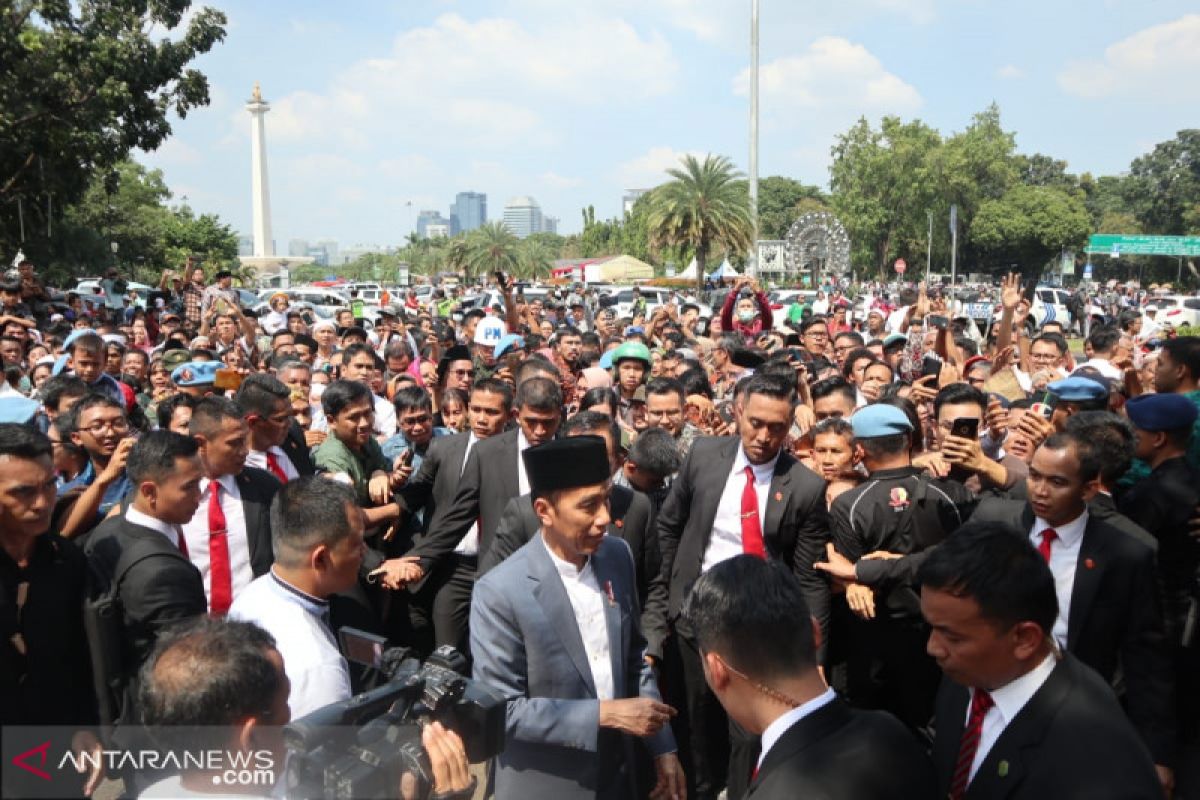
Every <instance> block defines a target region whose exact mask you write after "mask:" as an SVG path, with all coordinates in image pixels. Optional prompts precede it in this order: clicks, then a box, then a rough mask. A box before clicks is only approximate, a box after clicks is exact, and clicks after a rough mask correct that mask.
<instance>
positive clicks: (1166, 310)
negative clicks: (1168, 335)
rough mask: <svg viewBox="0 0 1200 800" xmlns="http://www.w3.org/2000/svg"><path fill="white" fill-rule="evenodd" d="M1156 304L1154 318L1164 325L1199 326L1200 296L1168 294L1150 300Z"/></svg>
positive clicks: (1176, 326)
mask: <svg viewBox="0 0 1200 800" xmlns="http://www.w3.org/2000/svg"><path fill="white" fill-rule="evenodd" d="M1151 302H1152V303H1153V304H1154V305H1156V306H1158V313H1157V314H1155V315H1154V320H1155V322H1157V323H1158V324H1159V325H1162V326H1164V327H1166V326H1170V327H1172V328H1181V327H1183V326H1184V325H1191V326H1192V327H1193V328H1194V327H1197V326H1200V297H1193V296H1191V295H1182V294H1169V295H1165V296H1163V297H1155V298H1154V299H1153V300H1152V301H1151Z"/></svg>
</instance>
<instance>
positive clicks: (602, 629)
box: [542, 534, 613, 700]
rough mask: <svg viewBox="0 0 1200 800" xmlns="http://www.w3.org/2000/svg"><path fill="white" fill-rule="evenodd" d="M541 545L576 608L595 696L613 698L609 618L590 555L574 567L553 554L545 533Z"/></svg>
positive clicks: (604, 598) (604, 597)
mask: <svg viewBox="0 0 1200 800" xmlns="http://www.w3.org/2000/svg"><path fill="white" fill-rule="evenodd" d="M542 546H543V547H545V548H546V552H547V553H549V554H550V560H551V561H552V562H553V563H554V569H555V571H556V572H558V577H559V578H560V579H562V582H563V588H564V589H566V590H567V599H568V600H570V601H571V610H572V611H573V612H575V627H576V628H578V629H579V638H581V639H582V640H583V649H584V652H586V653H587V659H588V666H590V667H591V668H592V683H593V684H594V685H595V686H596V697H597V698H598V699H600V700H612V699H613V672H612V656H611V654H610V649H609V642H608V622H607V620H606V619H605V618H604V604H605V603H606V602H607V598H606V596H605V594H604V592H602V591H601V590H600V582H599V581H598V580H597V579H596V573H595V572H594V571H593V570H592V560H591V559H590V558H589V559H588V562H587V563H586V564H584V565H583V569H576V568H575V565H574V564H572V563H571V562H569V561H563V560H562V559H561V558H559V557H558V556H556V555H555V554H554V551H553V550H551V549H550V547H549V546H548V545H547V544H546V540H545V536H544V534H543V538H542Z"/></svg>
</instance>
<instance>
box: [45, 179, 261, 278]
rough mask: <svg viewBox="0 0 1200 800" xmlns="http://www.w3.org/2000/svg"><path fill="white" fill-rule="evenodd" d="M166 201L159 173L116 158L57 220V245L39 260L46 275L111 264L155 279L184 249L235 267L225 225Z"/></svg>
mask: <svg viewBox="0 0 1200 800" xmlns="http://www.w3.org/2000/svg"><path fill="white" fill-rule="evenodd" d="M112 176H115V179H114V178H113V177H112ZM170 199H171V192H170V191H169V190H168V189H167V186H166V184H165V183H164V182H163V177H162V172H160V171H159V170H147V169H146V168H145V167H143V166H142V165H140V164H138V163H136V162H133V161H124V162H122V163H120V164H118V165H117V166H116V168H115V170H114V172H113V173H112V174H111V175H110V176H108V178H106V179H101V178H97V179H95V180H93V181H92V183H91V185H90V186H88V188H87V189H86V190H85V191H84V194H83V196H82V197H81V198H80V199H79V201H78V202H76V203H75V204H74V205H72V206H71V207H70V208H69V209H67V211H66V212H65V214H64V216H63V219H62V220H61V221H60V222H59V223H58V225H57V228H56V230H55V233H54V239H55V242H56V247H55V249H54V251H53V254H52V256H51V258H50V260H49V261H46V262H44V266H45V269H46V271H47V274H48V276H49V277H50V278H51V279H52V280H56V281H62V282H66V280H67V279H68V278H71V277H78V276H81V275H85V274H98V273H99V272H101V271H102V270H103V269H104V268H106V267H108V266H112V265H117V266H120V267H122V268H123V269H124V270H127V274H129V275H131V276H133V277H136V278H138V279H140V280H147V281H150V282H157V279H158V276H159V275H161V274H162V270H163V269H164V268H167V267H177V266H178V265H180V264H181V263H182V262H183V261H184V259H185V258H186V257H187V256H189V255H194V256H196V257H197V258H198V259H199V260H200V261H201V262H202V263H203V264H204V265H205V267H206V268H208V269H220V268H229V269H236V268H237V266H238V263H237V249H238V242H237V235H236V234H235V233H234V232H233V231H232V230H231V229H230V227H229V226H228V225H226V224H224V223H222V222H221V221H220V220H219V219H217V217H216V216H214V215H212V214H201V215H199V216H197V215H196V214H195V213H194V212H193V211H192V209H191V208H190V207H189V206H187V205H186V204H184V205H179V206H174V207H172V206H169V205H168V202H169V201H170ZM113 244H115V245H116V250H115V252H114V251H113V249H112V245H113Z"/></svg>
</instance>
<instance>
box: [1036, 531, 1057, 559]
mask: <svg viewBox="0 0 1200 800" xmlns="http://www.w3.org/2000/svg"><path fill="white" fill-rule="evenodd" d="M1057 538H1058V531H1056V530H1054V528H1046V530H1044V531H1042V543H1041V544H1039V545H1038V552H1039V553H1041V554H1042V558H1044V559H1046V563H1047V564H1049V563H1050V544H1051V543H1052V542H1053V541H1054V540H1055V539H1057Z"/></svg>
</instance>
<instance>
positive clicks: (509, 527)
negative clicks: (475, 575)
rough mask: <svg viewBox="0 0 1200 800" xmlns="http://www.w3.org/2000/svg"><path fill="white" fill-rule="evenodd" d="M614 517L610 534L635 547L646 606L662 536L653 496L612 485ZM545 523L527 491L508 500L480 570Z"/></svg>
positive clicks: (521, 543)
mask: <svg viewBox="0 0 1200 800" xmlns="http://www.w3.org/2000/svg"><path fill="white" fill-rule="evenodd" d="M608 507H609V514H610V515H611V516H612V521H611V522H609V523H608V535H609V536H615V537H617V538H618V539H624V540H625V542H626V544H628V545H629V549H630V550H632V551H633V565H634V567H635V569H636V572H637V575H636V577H637V592H638V605H639V606H640V607H641V608H645V607H646V595H647V593H648V592H649V588H650V579H651V577H653V576H654V575H656V574H657V572H658V568H659V563H660V559H659V555H658V540H657V539H656V538H655V535H654V528H653V527H652V524H651V523H652V518H653V514H652V511H651V508H650V500H649V498H647V497H646V496H645V495H644V494H642V493H641V492H637V491H634V490H633V489H629V488H627V487H625V486H614V487H612V495H611V496H610V497H609V501H608ZM541 527H542V523H541V521H540V520H539V519H538V518H537V514H535V513H534V511H533V502H532V500H531V499H530V496H529V495H527V494H523V495H521V496H520V497H514V498H513V499H512V500H509V501H508V505H507V506H506V507H505V508H504V515H503V516H502V517H501V518H500V524H499V525H498V526H496V535H495V536H494V537H492V546H491V547H489V548H488V550H487V552H486V553H482V554H481V557H480V561H479V574H480V575H482V574H483V573H485V572H487V571H488V570H489V569H491V568H492V567H494V566H496V565H497V564H499V563H500V562H501V561H503V560H504V559H506V558H508V557H509V556H511V555H512V554H513V553H515V552H517V551H518V550H520V549H521V547H523V546H524V545H525V543H526V542H528V541H529V540H530V539H532V538H533V537H534V535H535V534H536V533H537V532H538V531H539V530H541Z"/></svg>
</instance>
